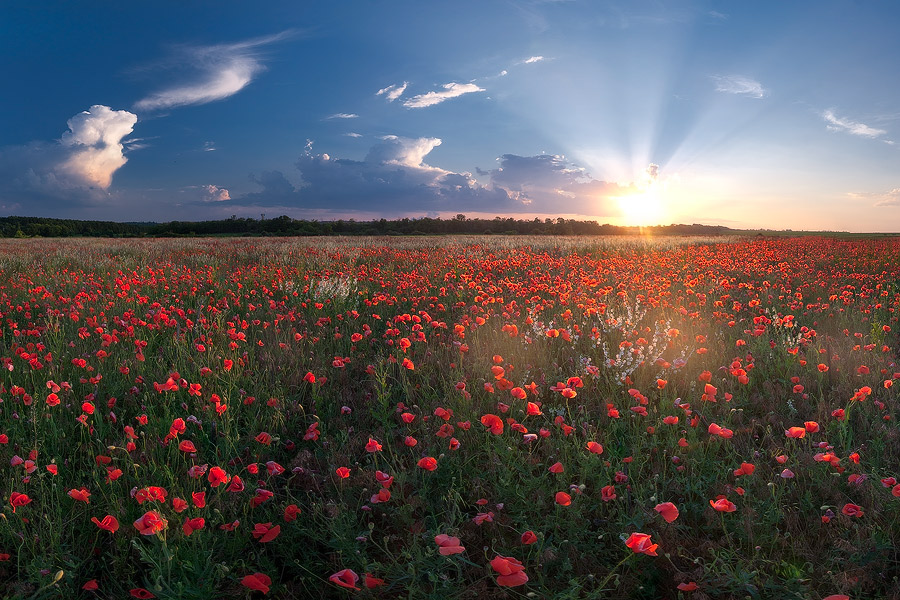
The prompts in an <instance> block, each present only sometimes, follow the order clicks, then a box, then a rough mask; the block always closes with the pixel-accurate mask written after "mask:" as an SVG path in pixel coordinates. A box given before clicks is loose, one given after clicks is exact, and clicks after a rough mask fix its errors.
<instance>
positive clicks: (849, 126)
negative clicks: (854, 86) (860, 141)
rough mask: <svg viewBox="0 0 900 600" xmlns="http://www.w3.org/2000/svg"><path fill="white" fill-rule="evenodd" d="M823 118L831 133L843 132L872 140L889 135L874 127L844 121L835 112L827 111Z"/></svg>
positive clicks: (847, 120)
mask: <svg viewBox="0 0 900 600" xmlns="http://www.w3.org/2000/svg"><path fill="white" fill-rule="evenodd" d="M822 118H823V119H825V122H826V123H828V125H826V127H827V128H828V130H829V131H841V132H844V133H849V134H851V135H858V136H860V137H867V138H871V139H875V138H877V137H881V136H882V135H884V134H886V133H887V131H885V130H884V129H876V128H874V127H869V126H868V125H866V124H864V123H859V122H857V121H851V120H850V119H842V118H840V117H838V116H837V115H835V114H834V111H833V110H826V111H824V112H822Z"/></svg>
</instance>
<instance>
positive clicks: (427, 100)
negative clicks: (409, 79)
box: [403, 83, 484, 108]
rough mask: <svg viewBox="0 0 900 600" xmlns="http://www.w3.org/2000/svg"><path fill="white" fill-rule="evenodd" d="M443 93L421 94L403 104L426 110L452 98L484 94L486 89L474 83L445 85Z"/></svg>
mask: <svg viewBox="0 0 900 600" xmlns="http://www.w3.org/2000/svg"><path fill="white" fill-rule="evenodd" d="M442 87H443V88H444V90H443V91H439V92H428V93H425V94H419V95H418V96H413V97H412V98H410V99H409V100H406V101H405V102H404V103H403V106H406V107H408V108H425V107H427V106H434V105H435V104H440V103H441V102H443V101H445V100H449V99H450V98H457V97H459V96H462V95H463V94H471V93H473V92H483V91H484V88H480V87H478V86H477V85H475V84H474V83H445V84H444V85H443V86H442Z"/></svg>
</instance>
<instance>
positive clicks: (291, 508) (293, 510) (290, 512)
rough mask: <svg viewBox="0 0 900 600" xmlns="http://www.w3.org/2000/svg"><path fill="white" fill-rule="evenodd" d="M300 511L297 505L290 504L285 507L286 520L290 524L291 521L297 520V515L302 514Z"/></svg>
mask: <svg viewBox="0 0 900 600" xmlns="http://www.w3.org/2000/svg"><path fill="white" fill-rule="evenodd" d="M300 512H301V511H300V509H299V508H297V505H296V504H288V505H287V506H285V507H284V520H285V521H287V522H288V523H290V522H291V521H296V520H297V515H299V514H300Z"/></svg>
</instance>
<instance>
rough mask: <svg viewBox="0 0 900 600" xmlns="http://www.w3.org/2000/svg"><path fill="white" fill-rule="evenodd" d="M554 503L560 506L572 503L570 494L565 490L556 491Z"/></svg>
mask: <svg viewBox="0 0 900 600" xmlns="http://www.w3.org/2000/svg"><path fill="white" fill-rule="evenodd" d="M556 503H557V504H559V505H560V506H569V505H570V504H572V496H570V495H569V494H567V493H565V492H556Z"/></svg>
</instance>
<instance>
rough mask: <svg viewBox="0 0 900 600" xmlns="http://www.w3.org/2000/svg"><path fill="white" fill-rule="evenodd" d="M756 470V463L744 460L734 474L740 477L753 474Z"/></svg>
mask: <svg viewBox="0 0 900 600" xmlns="http://www.w3.org/2000/svg"><path fill="white" fill-rule="evenodd" d="M755 470H756V465H753V464H750V463H745V462H742V463H741V466H740V468H739V469H735V470H734V476H735V477H740V476H741V475H753V472H754V471H755Z"/></svg>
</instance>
